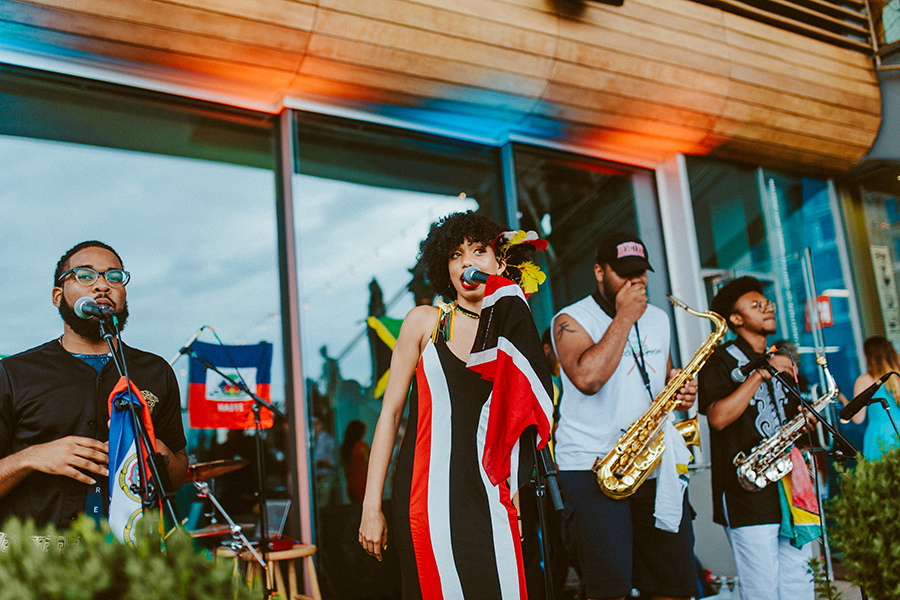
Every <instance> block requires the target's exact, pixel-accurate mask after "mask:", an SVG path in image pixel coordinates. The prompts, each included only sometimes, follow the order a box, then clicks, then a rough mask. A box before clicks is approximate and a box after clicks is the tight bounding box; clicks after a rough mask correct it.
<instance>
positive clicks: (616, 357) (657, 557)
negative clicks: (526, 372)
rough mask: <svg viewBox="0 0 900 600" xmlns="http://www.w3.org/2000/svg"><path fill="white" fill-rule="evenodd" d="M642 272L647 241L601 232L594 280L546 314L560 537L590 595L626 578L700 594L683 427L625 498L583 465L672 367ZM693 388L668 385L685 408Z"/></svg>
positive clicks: (665, 327)
mask: <svg viewBox="0 0 900 600" xmlns="http://www.w3.org/2000/svg"><path fill="white" fill-rule="evenodd" d="M648 270H650V271H652V270H653V268H652V267H651V266H650V262H649V261H648V259H647V248H646V246H644V244H643V242H641V240H640V239H638V238H637V237H636V236H633V235H629V234H614V235H612V236H610V237H608V238H606V239H604V240H603V242H602V243H601V244H600V247H599V249H598V251H597V262H596V264H595V265H594V276H595V278H596V280H597V289H596V290H595V291H594V293H593V294H592V295H590V296H587V297H586V298H584V299H582V300H580V301H578V302H576V303H575V304H572V305H570V306H568V307H566V308H564V309H562V310H561V311H560V312H559V313H558V314H557V315H556V316H555V317H554V319H553V324H552V328H553V345H554V349H555V351H556V354H557V357H558V358H559V363H560V366H561V373H560V375H561V379H562V386H563V392H562V398H563V401H562V403H561V405H560V421H559V426H558V428H557V430H556V446H555V458H556V461H557V464H558V466H559V476H558V478H559V483H560V488H561V491H562V493H563V497H564V501H565V512H564V513H563V519H564V524H563V527H564V535H565V536H566V538H567V545H568V549H569V552H570V554H571V557H572V559H573V560H574V561H575V562H577V564H578V567H579V570H580V573H581V576H582V580H583V581H584V584H585V595H586V597H587V598H592V599H600V598H624V596H625V595H626V594H629V593H630V592H631V590H632V589H633V588H637V589H639V590H640V591H641V592H642V597H652V598H657V599H662V598H689V597H691V596H697V595H698V589H697V579H696V574H695V567H694V557H693V544H694V534H693V528H692V525H691V510H690V506H689V504H688V500H687V494H686V492H685V486H686V479H687V477H686V473H687V469H686V463H687V460H686V459H684V454H683V453H687V455H688V456H689V455H690V452H689V451H688V450H687V447H686V446H685V445H684V440H683V439H682V438H681V436H680V435H677V434H675V435H674V436H672V437H671V438H670V437H669V436H666V438H665V440H666V453H668V452H669V451H670V449H671V451H672V454H671V455H670V456H672V457H673V458H672V460H666V459H664V460H663V461H662V462H661V464H660V467H659V468H657V469H656V470H655V471H654V473H653V474H651V477H652V479H648V480H647V481H645V482H644V484H643V485H641V487H640V488H638V490H637V491H636V492H635V493H634V494H633V495H631V496H629V497H627V498H622V499H617V500H614V499H611V498H608V497H607V496H606V495H604V493H603V492H602V491H601V488H600V486H599V485H598V482H597V477H596V475H595V474H594V473H593V472H592V471H591V467H592V465H593V463H594V461H595V460H596V458H597V457H602V456H605V455H606V454H607V453H608V452H609V451H610V450H612V448H613V446H614V445H615V444H616V441H617V440H618V438H619V437H620V436H621V435H622V432H623V431H625V430H626V429H627V428H628V427H629V425H631V424H632V423H634V422H636V421H637V420H639V419H640V417H641V416H642V415H643V414H644V412H646V411H647V409H648V408H649V407H650V405H651V402H652V401H653V399H654V398H655V397H656V395H657V394H658V393H659V392H660V391H661V390H662V389H663V388H664V387H665V384H666V381H667V380H668V379H669V378H671V377H672V376H674V375H675V374H676V373H677V371H675V370H673V369H672V368H671V367H672V362H671V358H670V357H669V338H670V325H669V318H668V315H667V314H666V313H665V312H664V311H662V310H661V309H659V308H657V307H655V306H651V305H648V303H647V271H648ZM695 396H696V382H694V381H691V382H689V383H688V384H687V385H685V386H683V387H682V388H681V389H680V390H679V391H678V392H677V394H676V397H677V398H678V399H679V400H680V405H679V406H678V407H677V409H679V410H686V409H687V408H689V407H690V406H692V405H693V403H694V398H695ZM679 450H680V451H682V454H681V458H682V461H681V463H680V464H679V463H678V462H676V460H675V458H674V456H675V455H676V454H675V453H676V452H677V451H679ZM657 472H658V473H659V476H658V477H657V476H656V475H657ZM657 492H658V493H657Z"/></svg>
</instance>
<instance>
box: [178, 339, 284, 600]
mask: <svg viewBox="0 0 900 600" xmlns="http://www.w3.org/2000/svg"><path fill="white" fill-rule="evenodd" d="M181 353H182V354H187V355H188V356H190V357H191V358H193V359H195V360H197V361H199V362H200V364H202V365H203V366H204V367H205V368H207V369H210V370H212V371H214V372H216V373H218V374H219V375H220V376H221V377H222V378H223V379H225V380H227V381H230V382H231V383H232V384H234V385H235V386H237V387H238V388H240V390H241V391H243V392H244V393H245V394H247V395H248V396H250V398H252V399H253V406H252V407H251V410H252V411H253V422H254V424H255V428H256V434H255V436H256V471H257V484H258V485H259V527H260V535H259V553H260V555H261V558H262V564H263V565H264V566H263V568H264V569H265V570H266V573H267V575H266V577H265V578H264V579H263V598H268V597H269V589H268V588H269V582H268V570H269V566H268V561H267V559H266V554H268V551H269V543H270V541H269V518H268V514H267V510H266V486H265V466H266V465H265V457H264V456H263V441H262V419H261V417H260V411H261V409H262V408H266V409H268V410H269V411H270V412H271V413H272V414H273V415H275V416H277V417H280V418H286V417H285V414H284V413H283V412H281V411H280V410H278V409H277V408H276V407H275V406H274V405H273V404H271V403H270V402H266V401H265V400H263V399H262V398H260V397H259V396H258V395H256V394H255V393H253V392H252V391H251V390H250V388H249V387H248V386H247V384H246V383H245V382H244V379H243V377H238V378H237V379H236V380H235V379H231V378H230V377H228V376H227V375H226V374H225V373H223V372H222V371H220V370H219V368H218V367H217V366H216V365H214V364H212V363H211V362H209V361H208V360H205V359H203V358H200V357H199V356H198V355H197V353H196V352H194V351H193V350H191V349H190V348H188V347H185V348H182V349H181Z"/></svg>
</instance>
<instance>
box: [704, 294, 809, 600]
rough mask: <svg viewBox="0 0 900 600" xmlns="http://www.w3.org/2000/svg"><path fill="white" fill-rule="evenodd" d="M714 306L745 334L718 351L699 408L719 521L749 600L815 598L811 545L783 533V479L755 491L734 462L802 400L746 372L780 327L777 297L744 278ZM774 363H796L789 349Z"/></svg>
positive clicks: (764, 376) (763, 375)
mask: <svg viewBox="0 0 900 600" xmlns="http://www.w3.org/2000/svg"><path fill="white" fill-rule="evenodd" d="M710 308H711V309H712V310H713V311H715V312H717V313H719V314H720V315H722V316H723V317H725V320H726V321H727V322H728V327H729V329H731V331H733V332H734V333H735V334H736V336H737V337H736V338H735V340H734V341H731V342H728V343H726V344H723V345H721V346H719V347H718V348H717V349H716V350H715V352H714V353H713V354H712V356H710V358H709V360H707V362H706V364H705V365H704V366H703V369H702V370H701V371H700V374H699V376H698V381H699V390H698V400H699V410H700V412H701V413H702V414H705V415H706V416H707V419H708V421H709V442H710V454H711V459H712V460H711V462H712V493H713V521H715V522H716V523H718V524H720V525H722V526H723V527H725V533H726V534H727V536H728V541H729V542H730V543H731V548H732V552H733V553H734V561H735V565H736V567H737V575H738V583H739V585H740V592H741V598H742V599H743V600H813V591H814V590H813V583H812V578H811V576H810V575H809V574H808V573H807V567H808V560H809V558H810V551H809V547H807V548H806V549H805V550H803V549H798V548H795V547H793V546H792V545H791V543H790V540H789V539H788V538H786V537H781V536H780V535H779V533H780V529H781V521H782V514H781V500H780V497H779V486H778V485H768V486H766V487H765V488H763V489H762V490H760V491H755V492H750V491H747V490H745V489H744V488H743V487H741V485H740V483H739V482H738V477H737V469H736V468H735V466H734V463H733V461H734V457H735V456H736V455H737V454H738V453H739V452H744V453H747V454H749V452H750V451H751V450H752V449H753V447H754V446H756V445H757V444H759V443H760V442H761V441H762V440H763V439H764V438H767V437H769V436H771V435H773V434H774V433H775V432H777V431H778V430H779V429H780V428H781V427H782V426H783V425H784V424H786V423H787V422H788V421H790V419H791V418H792V417H793V416H794V415H795V414H797V411H798V404H797V401H796V400H793V399H790V398H788V396H787V395H786V394H785V392H784V389H783V388H782V387H781V384H780V383H779V382H778V381H777V380H773V379H772V378H771V375H770V373H769V372H768V371H767V370H765V369H757V370H755V371H752V372H751V373H749V374H748V375H746V376H744V375H742V374H741V369H740V367H742V366H743V365H746V364H747V363H748V362H750V361H752V360H754V359H755V358H757V357H759V356H760V355H762V354H763V353H764V352H765V351H766V345H767V338H768V336H770V335H772V334H774V333H775V331H776V327H777V323H776V320H775V308H776V307H775V303H774V302H770V301H769V300H767V299H766V297H765V296H764V295H763V286H762V283H760V281H759V280H757V279H754V278H753V277H740V278H738V279H735V280H733V281H731V282H729V283H728V284H726V285H725V286H724V287H722V289H721V290H719V292H718V293H717V294H716V296H715V298H713V301H712V303H711V305H710ZM781 361H784V362H781ZM769 362H770V363H771V364H772V365H773V366H775V367H776V368H778V369H779V370H784V369H785V368H790V366H791V362H790V359H789V358H788V357H786V356H782V355H775V356H772V357H771V358H770V359H769Z"/></svg>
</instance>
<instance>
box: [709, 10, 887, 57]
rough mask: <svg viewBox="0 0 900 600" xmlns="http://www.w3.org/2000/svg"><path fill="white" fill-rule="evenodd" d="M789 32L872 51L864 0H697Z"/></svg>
mask: <svg viewBox="0 0 900 600" xmlns="http://www.w3.org/2000/svg"><path fill="white" fill-rule="evenodd" d="M695 1H696V2H701V3H703V4H708V5H710V6H716V7H719V8H722V9H723V10H727V11H730V12H733V13H735V14H739V15H743V16H745V17H748V18H750V19H754V20H757V21H760V22H763V23H768V24H770V25H774V26H775V27H780V28H783V29H786V30H788V31H795V32H797V33H800V34H802V35H806V36H809V37H811V38H815V39H818V40H822V41H825V42H828V43H831V44H835V45H838V46H842V47H845V48H852V49H854V50H859V51H861V52H865V53H871V52H872V51H873V44H872V35H871V27H870V23H869V15H868V13H867V10H866V2H865V0H695Z"/></svg>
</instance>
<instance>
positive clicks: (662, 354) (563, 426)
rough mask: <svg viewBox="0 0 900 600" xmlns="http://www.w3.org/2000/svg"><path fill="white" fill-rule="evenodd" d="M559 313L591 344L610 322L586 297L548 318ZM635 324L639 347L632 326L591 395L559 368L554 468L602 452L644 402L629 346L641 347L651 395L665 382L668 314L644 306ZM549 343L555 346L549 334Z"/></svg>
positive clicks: (579, 465) (581, 466)
mask: <svg viewBox="0 0 900 600" xmlns="http://www.w3.org/2000/svg"><path fill="white" fill-rule="evenodd" d="M562 314H567V315H569V316H570V317H572V318H573V319H575V320H576V321H577V322H578V324H579V325H581V326H582V327H583V328H584V330H585V331H587V333H588V335H590V336H591V339H592V340H593V341H594V343H595V344H596V343H597V342H599V341H600V339H601V338H602V337H603V334H604V333H605V332H606V329H607V328H608V327H609V325H610V323H612V319H611V318H610V317H609V316H608V315H607V314H606V313H605V312H603V309H601V308H600V306H598V305H597V302H596V301H595V300H594V299H593V298H592V297H591V296H588V297H587V298H585V299H583V300H580V301H578V302H576V303H575V304H572V305H570V306H567V307H566V308H564V309H562V310H561V311H559V312H558V313H557V314H556V316H555V317H553V321H554V323H555V321H556V319H558V318H559V315H562ZM637 328H638V330H639V331H640V336H641V339H640V346H639V345H638V337H637V334H636V333H635V328H634V327H632V328H631V331H630V332H629V334H628V341H629V343H627V344H625V349H624V351H623V353H622V358H621V360H620V362H619V366H618V368H617V369H616V370H615V372H613V374H612V376H611V377H610V378H609V380H608V381H607V382H606V383H605V384H604V385H603V387H602V388H600V391H599V392H597V393H596V394H592V395H586V394H583V393H582V392H580V391H579V390H578V388H576V387H575V385H574V384H573V383H572V382H571V380H569V377H568V376H567V375H566V373H565V370H564V369H561V370H560V378H561V379H562V387H563V392H562V404H561V405H560V419H559V427H558V428H557V430H556V446H555V458H556V463H557V465H559V468H560V469H562V470H564V471H583V470H587V469H590V468H591V467H592V466H593V464H594V460H595V459H596V458H597V457H598V456H599V457H603V456H605V455H606V454H607V453H608V452H609V451H610V450H611V449H612V447H613V446H614V445H615V443H616V440H618V439H619V437H620V436H621V435H622V433H623V432H624V431H625V430H626V429H628V426H629V425H631V424H632V423H634V422H635V421H637V420H638V418H640V416H641V415H642V414H644V412H646V411H647V409H648V408H649V407H650V402H651V398H650V394H649V393H648V392H647V388H646V386H645V385H644V380H643V377H642V376H641V371H640V369H639V368H638V365H637V359H636V358H635V356H634V354H633V353H632V349H633V351H634V353H638V354H640V353H641V351H643V357H644V361H645V364H646V369H647V375H649V377H650V390H651V392H652V393H653V396H654V397H655V396H656V395H657V394H659V392H661V391H662V389H663V388H664V387H665V384H666V363H667V361H668V358H669V336H670V328H669V316H668V315H667V314H666V313H665V312H663V311H662V310H660V309H659V308H657V307H655V306H650V305H648V306H647V310H646V311H645V312H644V314H643V315H642V316H641V318H640V319H639V320H638V323H637ZM553 331H555V328H554V329H553ZM553 345H554V350H556V338H555V337H554V339H553Z"/></svg>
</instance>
